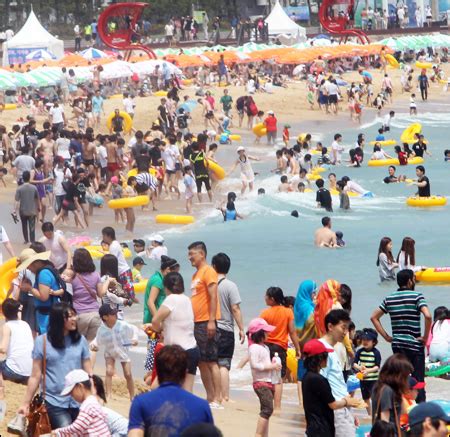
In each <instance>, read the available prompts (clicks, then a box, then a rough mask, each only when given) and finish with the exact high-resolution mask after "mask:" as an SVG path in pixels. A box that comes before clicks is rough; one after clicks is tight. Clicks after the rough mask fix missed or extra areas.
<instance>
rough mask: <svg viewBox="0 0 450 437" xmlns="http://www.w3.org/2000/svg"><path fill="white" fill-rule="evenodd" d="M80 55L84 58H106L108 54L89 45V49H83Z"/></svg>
mask: <svg viewBox="0 0 450 437" xmlns="http://www.w3.org/2000/svg"><path fill="white" fill-rule="evenodd" d="M80 55H81V56H82V57H83V58H84V59H100V58H107V57H108V55H107V54H106V53H105V52H103V51H101V50H99V49H94V48H93V47H90V48H89V49H86V50H83V51H82V52H81V53H80Z"/></svg>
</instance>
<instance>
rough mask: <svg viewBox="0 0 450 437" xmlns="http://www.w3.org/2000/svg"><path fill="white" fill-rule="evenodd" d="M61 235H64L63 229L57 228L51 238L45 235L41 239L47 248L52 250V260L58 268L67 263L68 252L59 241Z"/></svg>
mask: <svg viewBox="0 0 450 437" xmlns="http://www.w3.org/2000/svg"><path fill="white" fill-rule="evenodd" d="M61 237H64V234H63V233H62V231H60V230H56V231H55V232H54V235H53V238H52V239H51V240H49V239H48V238H47V237H45V236H44V237H43V238H42V239H41V243H43V244H44V246H45V248H46V249H47V250H50V251H51V254H50V261H51V262H52V263H53V264H54V265H55V267H56V268H57V269H60V268H61V267H63V266H64V264H67V252H66V251H65V250H64V248H63V247H62V246H61V244H60V242H59V240H60V238H61Z"/></svg>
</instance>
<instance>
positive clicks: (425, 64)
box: [416, 62, 433, 70]
mask: <svg viewBox="0 0 450 437" xmlns="http://www.w3.org/2000/svg"><path fill="white" fill-rule="evenodd" d="M416 67H417V68H420V69H424V70H426V69H427V68H433V64H432V63H431V62H416Z"/></svg>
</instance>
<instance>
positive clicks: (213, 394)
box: [188, 241, 223, 409]
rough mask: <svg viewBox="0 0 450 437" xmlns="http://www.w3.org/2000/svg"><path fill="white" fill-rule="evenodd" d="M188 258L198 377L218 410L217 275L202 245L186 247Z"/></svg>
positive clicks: (198, 242)
mask: <svg viewBox="0 0 450 437" xmlns="http://www.w3.org/2000/svg"><path fill="white" fill-rule="evenodd" d="M188 251H189V252H188V258H189V261H190V262H191V265H192V266H193V267H195V268H196V269H197V271H196V272H195V273H194V275H193V276H192V284H191V292H192V297H191V302H192V309H193V311H194V322H195V324H194V336H195V340H196V341H197V345H198V347H199V349H200V362H199V364H198V367H199V368H200V376H201V377H202V382H203V385H204V386H205V390H206V398H207V400H208V402H209V405H210V407H211V408H215V409H221V408H223V407H222V405H221V399H220V370H219V365H218V341H219V339H218V331H217V320H219V319H220V306H219V300H218V292H217V283H218V279H217V272H216V271H215V270H214V269H213V268H212V267H211V266H210V265H208V263H207V262H206V254H207V251H206V246H205V243H203V241H196V242H194V243H192V244H191V245H190V246H189V247H188Z"/></svg>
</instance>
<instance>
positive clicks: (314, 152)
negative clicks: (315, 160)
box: [308, 149, 322, 155]
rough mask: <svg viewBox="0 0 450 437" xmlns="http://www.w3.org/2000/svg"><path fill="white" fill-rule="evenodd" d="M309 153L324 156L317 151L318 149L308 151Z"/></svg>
mask: <svg viewBox="0 0 450 437" xmlns="http://www.w3.org/2000/svg"><path fill="white" fill-rule="evenodd" d="M308 153H309V154H310V155H322V152H321V151H320V150H316V149H313V150H308Z"/></svg>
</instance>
